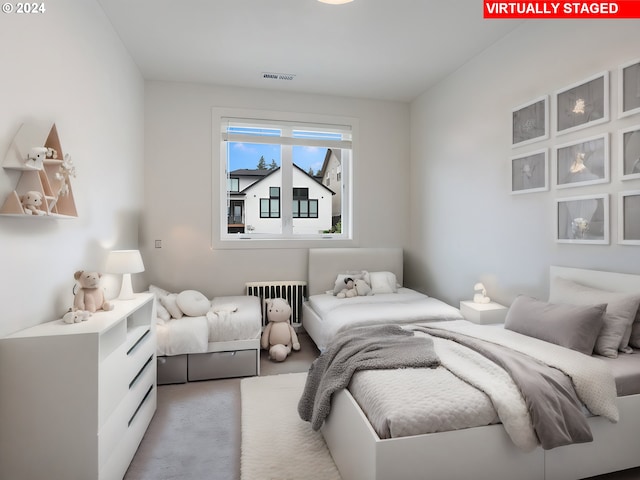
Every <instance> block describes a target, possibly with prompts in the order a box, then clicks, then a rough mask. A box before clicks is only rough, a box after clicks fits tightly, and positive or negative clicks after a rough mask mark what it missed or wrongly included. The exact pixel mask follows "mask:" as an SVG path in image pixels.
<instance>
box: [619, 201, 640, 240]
mask: <svg viewBox="0 0 640 480" xmlns="http://www.w3.org/2000/svg"><path fill="white" fill-rule="evenodd" d="M618 243H619V244H622V245H640V190H629V191H625V192H619V193H618Z"/></svg>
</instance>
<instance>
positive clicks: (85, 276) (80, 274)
mask: <svg viewBox="0 0 640 480" xmlns="http://www.w3.org/2000/svg"><path fill="white" fill-rule="evenodd" d="M100 277H102V274H101V273H98V272H85V271H84V270H78V271H77V272H76V273H74V274H73V278H75V279H76V281H77V282H78V283H79V284H80V288H79V289H78V291H77V292H76V294H75V295H76V296H75V298H74V299H73V309H74V310H86V311H88V312H91V313H93V312H95V311H97V310H107V311H108V310H113V307H114V305H112V304H110V303H109V302H107V301H106V300H105V298H104V292H103V291H102V288H100Z"/></svg>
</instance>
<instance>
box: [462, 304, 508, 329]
mask: <svg viewBox="0 0 640 480" xmlns="http://www.w3.org/2000/svg"><path fill="white" fill-rule="evenodd" d="M507 310H508V308H507V307H505V306H504V305H500V304H499V303H496V302H489V303H477V302H472V301H470V300H463V301H462V302H460V312H461V313H462V315H463V316H464V318H466V319H467V320H469V321H470V322H473V323H479V324H481V325H486V324H490V323H504V319H505V317H506V316H507Z"/></svg>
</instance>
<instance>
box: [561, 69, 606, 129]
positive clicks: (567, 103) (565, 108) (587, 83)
mask: <svg viewBox="0 0 640 480" xmlns="http://www.w3.org/2000/svg"><path fill="white" fill-rule="evenodd" d="M556 115H557V118H556V129H557V130H556V131H557V133H558V135H560V134H564V133H569V132H573V131H575V130H579V129H581V128H586V127H590V126H592V125H597V124H599V123H604V122H608V121H609V72H608V71H607V72H602V73H599V74H597V75H594V76H593V77H589V78H587V79H586V80H583V81H582V82H579V83H574V84H573V85H569V86H568V87H566V88H563V89H562V90H559V91H558V92H556Z"/></svg>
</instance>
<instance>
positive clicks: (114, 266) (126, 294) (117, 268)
mask: <svg viewBox="0 0 640 480" xmlns="http://www.w3.org/2000/svg"><path fill="white" fill-rule="evenodd" d="M106 271H107V273H121V274H122V287H120V295H118V300H131V299H132V298H133V288H132V287H131V274H132V273H138V272H144V264H143V263H142V256H141V255H140V252H139V251H138V250H113V251H112V252H110V253H109V256H108V257H107V266H106Z"/></svg>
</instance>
